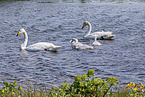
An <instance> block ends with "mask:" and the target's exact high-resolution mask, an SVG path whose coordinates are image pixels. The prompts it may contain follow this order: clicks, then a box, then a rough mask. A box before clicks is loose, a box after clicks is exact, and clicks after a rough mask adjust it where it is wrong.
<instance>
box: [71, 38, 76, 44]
mask: <svg viewBox="0 0 145 97" xmlns="http://www.w3.org/2000/svg"><path fill="white" fill-rule="evenodd" d="M70 43H78V39H76V38H73V39H72V40H71V41H70Z"/></svg>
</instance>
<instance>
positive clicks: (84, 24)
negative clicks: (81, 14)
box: [82, 21, 89, 29]
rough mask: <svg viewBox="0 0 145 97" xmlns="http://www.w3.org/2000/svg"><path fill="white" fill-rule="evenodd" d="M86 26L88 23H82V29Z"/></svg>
mask: <svg viewBox="0 0 145 97" xmlns="http://www.w3.org/2000/svg"><path fill="white" fill-rule="evenodd" d="M88 24H89V22H88V21H85V22H84V23H83V26H82V29H83V28H84V27H85V26H87V25H88Z"/></svg>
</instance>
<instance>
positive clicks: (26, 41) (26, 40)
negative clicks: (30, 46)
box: [21, 31, 28, 49]
mask: <svg viewBox="0 0 145 97" xmlns="http://www.w3.org/2000/svg"><path fill="white" fill-rule="evenodd" d="M23 34H24V37H25V40H24V43H23V44H21V49H26V46H27V43H28V35H27V33H26V31H25V32H24V33H23Z"/></svg>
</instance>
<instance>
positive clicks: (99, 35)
mask: <svg viewBox="0 0 145 97" xmlns="http://www.w3.org/2000/svg"><path fill="white" fill-rule="evenodd" d="M112 33H113V32H103V31H102V32H94V33H92V34H91V35H92V36H94V37H95V36H97V39H111V38H113V37H115V35H112Z"/></svg>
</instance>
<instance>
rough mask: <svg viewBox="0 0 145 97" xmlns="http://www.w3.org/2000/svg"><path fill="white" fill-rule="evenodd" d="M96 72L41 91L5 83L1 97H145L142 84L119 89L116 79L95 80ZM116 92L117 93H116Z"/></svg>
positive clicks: (0, 93)
mask: <svg viewBox="0 0 145 97" xmlns="http://www.w3.org/2000/svg"><path fill="white" fill-rule="evenodd" d="M94 74H95V71H94V70H92V69H90V70H89V71H88V72H87V74H84V75H77V76H76V77H75V78H74V82H73V83H71V84H68V83H63V84H62V85H61V86H60V87H53V88H51V89H45V90H43V89H42V88H41V89H40V90H38V89H36V88H33V87H31V86H28V87H27V88H26V89H25V90H24V89H23V88H22V86H20V85H18V84H17V83H16V81H14V82H3V85H4V86H3V87H2V88H1V90H0V95H1V97H144V96H145V91H144V90H145V88H144V85H143V84H142V83H139V84H135V83H132V82H130V83H129V84H127V85H126V87H125V88H124V89H119V88H117V86H116V85H117V84H119V81H118V79H117V78H115V77H108V78H106V80H103V79H101V78H94ZM114 91H115V92H114Z"/></svg>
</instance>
